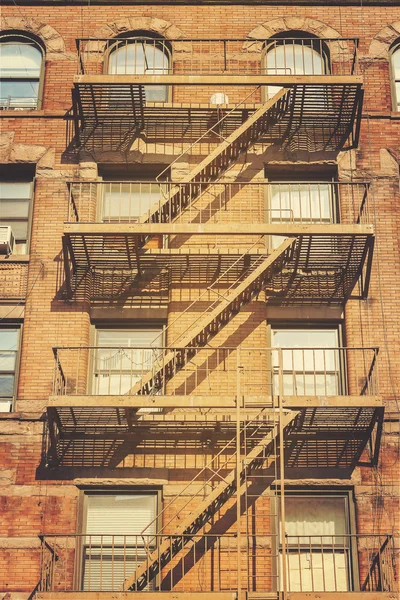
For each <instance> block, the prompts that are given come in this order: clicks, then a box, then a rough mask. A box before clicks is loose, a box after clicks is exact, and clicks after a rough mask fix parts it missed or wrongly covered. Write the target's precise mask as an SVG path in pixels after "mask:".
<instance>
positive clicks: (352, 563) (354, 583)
mask: <svg viewBox="0 0 400 600" xmlns="http://www.w3.org/2000/svg"><path fill="white" fill-rule="evenodd" d="M288 496H291V497H296V496H301V497H314V498H317V497H318V496H319V497H320V498H335V497H339V498H344V499H345V518H346V527H347V529H348V532H347V534H346V535H348V536H350V537H349V544H348V548H349V556H348V562H349V573H348V581H347V584H348V588H349V589H348V590H347V593H349V592H358V591H360V578H359V565H358V554H357V543H356V542H355V541H354V539H353V537H352V536H354V535H356V532H357V520H356V506H355V497H354V489H353V488H352V487H338V488H332V487H329V486H321V487H318V488H316V487H312V486H310V487H295V486H289V487H287V488H286V490H285V498H287V497H288ZM281 498H282V496H281V492H280V489H279V488H278V486H275V488H274V489H273V490H272V494H271V504H272V514H274V515H276V518H275V519H271V533H272V538H273V544H272V545H273V554H274V556H275V557H276V560H275V561H273V565H272V570H273V581H274V582H275V587H276V590H275V591H278V589H280V588H281V587H282V586H281V574H280V571H281V567H280V564H281V563H280V561H281V559H280V556H281V548H282V544H281V518H280V514H281ZM310 537H312V536H310ZM286 551H287V547H286ZM288 583H289V580H288ZM289 586H290V583H289ZM324 591H325V592H328V593H329V590H324ZM320 592H322V590H320ZM293 593H295V592H293ZM302 593H311V594H312V593H317V594H318V593H319V592H318V591H317V590H315V592H312V591H310V592H307V591H304V592H302ZM332 593H335V591H334V590H332ZM337 593H339V592H337ZM345 593H346V592H345Z"/></svg>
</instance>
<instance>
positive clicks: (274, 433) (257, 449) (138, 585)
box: [122, 411, 298, 591]
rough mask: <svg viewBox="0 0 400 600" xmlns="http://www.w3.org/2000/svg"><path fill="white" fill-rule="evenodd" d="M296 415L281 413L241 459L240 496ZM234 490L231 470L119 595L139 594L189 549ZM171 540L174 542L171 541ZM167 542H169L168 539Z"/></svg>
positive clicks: (293, 413) (128, 580)
mask: <svg viewBox="0 0 400 600" xmlns="http://www.w3.org/2000/svg"><path fill="white" fill-rule="evenodd" d="M297 414H298V413H297V411H284V412H283V414H282V417H281V419H282V421H281V424H280V426H279V423H276V424H275V425H274V427H273V428H272V430H270V431H269V432H268V433H267V434H266V435H265V436H264V437H263V438H262V439H261V440H260V441H258V443H257V444H256V445H255V446H254V447H253V448H252V449H251V450H250V451H249V452H248V454H247V455H246V456H245V457H244V461H243V463H242V470H241V472H240V486H241V487H240V489H239V494H240V495H241V494H242V493H243V492H244V491H245V489H246V486H247V475H248V474H249V473H250V472H251V470H252V469H253V468H254V467H255V466H256V465H257V463H258V462H259V460H260V458H262V457H263V454H264V453H265V450H266V448H267V447H268V446H269V445H271V444H272V443H273V442H274V440H276V438H277V437H278V435H279V431H280V429H281V427H282V428H283V429H285V428H286V427H287V426H288V425H289V424H290V423H291V422H292V421H293V420H294V419H295V417H296V416H297ZM236 490H237V475H236V469H233V470H232V471H231V472H230V473H229V474H228V475H227V476H226V477H224V479H223V481H221V483H219V485H217V487H215V488H214V489H213V490H212V492H211V493H210V494H209V495H208V496H207V498H205V499H204V500H202V501H200V502H199V504H198V506H197V507H196V509H195V510H194V511H192V512H191V514H190V515H189V517H187V518H186V519H185V520H184V521H183V522H182V523H181V524H180V525H179V527H177V528H176V530H175V531H174V533H173V534H171V536H169V535H168V536H166V537H167V539H166V540H165V541H164V542H161V543H160V544H159V546H158V548H157V549H156V550H154V551H152V552H151V553H150V554H149V556H148V557H147V559H146V560H145V561H144V562H143V563H142V564H141V565H140V566H139V567H138V568H137V569H136V571H135V573H133V574H132V575H131V576H130V577H128V578H127V579H125V581H124V584H123V586H122V590H123V591H141V590H143V589H144V588H145V587H146V586H147V585H148V584H149V583H150V581H151V580H152V579H153V578H154V577H155V576H156V575H157V574H158V573H159V572H160V571H161V569H162V568H163V567H165V566H166V565H167V564H168V563H169V562H170V561H171V560H172V559H173V558H174V557H175V556H176V555H177V554H178V553H179V552H181V551H182V550H184V549H185V547H186V546H187V545H189V544H190V543H191V542H192V540H193V536H195V535H196V533H198V531H200V530H201V528H202V527H203V526H204V525H206V524H207V523H208V522H209V521H210V520H211V518H212V517H213V516H214V515H215V513H216V512H217V511H218V510H219V509H220V508H221V507H222V506H223V505H224V504H225V502H227V500H229V498H231V497H232V496H233V494H234V493H235V492H236ZM174 536H176V539H175V540H173V538H174ZM169 538H170V539H169Z"/></svg>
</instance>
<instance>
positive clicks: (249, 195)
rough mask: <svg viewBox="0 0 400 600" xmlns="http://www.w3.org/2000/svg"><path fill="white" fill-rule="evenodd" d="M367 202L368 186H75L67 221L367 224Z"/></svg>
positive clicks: (146, 183) (70, 191)
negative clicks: (171, 200)
mask: <svg viewBox="0 0 400 600" xmlns="http://www.w3.org/2000/svg"><path fill="white" fill-rule="evenodd" d="M171 198H173V210H174V213H173V214H172V206H171V203H170V204H169V210H168V209H167V210H166V209H165V206H168V202H169V200H170V199H171ZM188 198H194V200H193V201H192V202H189V203H188ZM368 198H369V184H368V183H367V182H357V183H352V182H317V181H310V182H306V181H299V182H284V181H282V182H273V183H271V182H249V183H246V182H243V183H241V182H235V183H231V182H218V183H199V182H194V183H175V182H170V181H168V182H166V181H165V182H159V181H135V182H123V181H121V182H116V181H96V182H79V181H71V182H68V212H67V221H68V222H96V221H97V222H103V223H135V222H143V221H149V222H153V221H154V222H160V211H161V210H163V215H164V216H163V219H164V220H165V221H166V222H172V221H173V222H185V223H243V222H244V221H245V222H247V223H249V222H253V223H263V222H267V223H268V222H270V223H278V224H284V225H287V224H307V223H314V224H322V225H323V224H331V223H343V224H358V223H363V224H367V223H370V222H371V221H370V215H369V202H368ZM174 215H176V216H174Z"/></svg>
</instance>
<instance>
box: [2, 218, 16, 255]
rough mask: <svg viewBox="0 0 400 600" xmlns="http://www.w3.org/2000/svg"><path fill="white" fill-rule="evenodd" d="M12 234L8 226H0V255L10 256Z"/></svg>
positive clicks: (12, 244)
mask: <svg viewBox="0 0 400 600" xmlns="http://www.w3.org/2000/svg"><path fill="white" fill-rule="evenodd" d="M13 249H14V234H13V232H12V229H11V227H10V226H9V225H0V254H12V251H13Z"/></svg>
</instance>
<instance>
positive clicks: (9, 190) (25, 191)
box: [0, 181, 31, 206]
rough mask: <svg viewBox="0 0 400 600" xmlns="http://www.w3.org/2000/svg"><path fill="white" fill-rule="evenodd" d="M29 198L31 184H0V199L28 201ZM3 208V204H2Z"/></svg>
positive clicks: (2, 182) (5, 182)
mask: <svg viewBox="0 0 400 600" xmlns="http://www.w3.org/2000/svg"><path fill="white" fill-rule="evenodd" d="M30 196H31V183H30V182H26V183H14V182H9V181H1V182H0V199H1V200H6V199H11V198H15V199H23V198H26V199H29V198H30ZM2 206H3V204H2Z"/></svg>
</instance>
